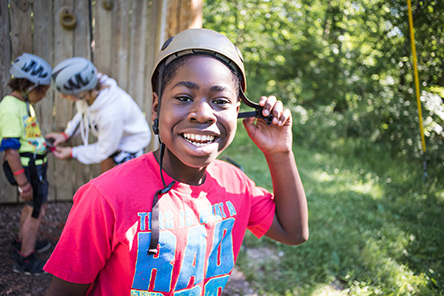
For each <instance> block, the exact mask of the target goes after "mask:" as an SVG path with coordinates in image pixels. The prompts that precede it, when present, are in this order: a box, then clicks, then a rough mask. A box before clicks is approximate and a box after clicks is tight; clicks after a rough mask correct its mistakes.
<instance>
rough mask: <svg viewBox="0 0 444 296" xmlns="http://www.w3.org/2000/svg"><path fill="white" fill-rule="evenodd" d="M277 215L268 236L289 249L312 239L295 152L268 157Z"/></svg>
mask: <svg viewBox="0 0 444 296" xmlns="http://www.w3.org/2000/svg"><path fill="white" fill-rule="evenodd" d="M265 158H266V159H267V163H268V166H269V168H270V173H271V178H272V180H273V191H274V201H275V205H276V213H275V216H274V219H273V223H272V224H271V227H270V229H269V230H268V232H267V233H266V236H268V237H270V238H272V239H274V240H277V241H280V242H282V243H285V244H289V245H298V244H301V243H303V242H305V241H306V240H307V239H308V209H307V201H306V198H305V192H304V187H303V185H302V182H301V179H300V177H299V172H298V169H297V166H296V162H295V160H294V155H293V152H291V151H290V152H288V153H282V154H279V155H277V154H266V155H265Z"/></svg>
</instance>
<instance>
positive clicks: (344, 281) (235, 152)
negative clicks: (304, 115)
mask: <svg viewBox="0 0 444 296" xmlns="http://www.w3.org/2000/svg"><path fill="white" fill-rule="evenodd" d="M297 142H298V139H295V143H296V144H295V147H294V152H295V155H296V160H297V164H298V167H299V170H300V173H301V176H302V180H303V183H304V186H305V190H306V194H307V198H308V206H309V212H310V239H309V241H308V242H306V243H305V244H303V245H300V246H296V247H290V246H285V245H281V244H279V243H275V242H273V241H271V240H268V239H261V240H257V239H256V238H254V237H253V236H252V235H251V234H248V235H247V237H246V241H245V243H244V248H243V250H242V253H241V255H240V258H239V260H238V267H239V268H240V270H242V271H243V272H244V274H245V275H246V277H247V279H248V280H249V282H250V283H251V284H252V286H253V287H254V288H255V289H256V291H258V293H259V295H444V287H443V285H444V276H443V274H444V211H443V210H444V206H443V200H444V191H443V189H442V185H439V184H435V185H434V184H431V183H432V182H427V179H426V182H425V183H424V182H423V180H422V178H421V174H422V172H421V171H419V172H415V170H417V169H418V168H417V167H418V165H416V164H412V163H410V164H409V163H408V162H402V161H400V160H394V159H391V158H390V157H388V156H386V155H379V156H378V155H369V154H367V155H356V154H354V153H349V152H348V151H343V153H333V152H328V151H313V150H312V149H306V148H300V146H299V145H297ZM353 155H355V156H353ZM227 156H228V157H230V158H231V159H233V160H234V161H236V162H237V163H238V164H239V165H241V166H242V167H243V169H244V170H245V172H246V173H247V174H248V175H249V176H250V177H251V178H253V179H254V180H255V181H256V183H257V184H259V185H260V186H263V187H266V188H268V189H271V188H272V185H271V181H270V178H269V173H268V169H267V166H266V162H265V160H264V158H263V156H262V154H261V153H260V152H259V151H258V149H257V148H256V147H255V146H254V145H253V144H252V142H251V141H250V140H249V139H247V136H246V134H245V131H244V130H243V128H242V124H241V122H239V130H238V135H237V137H236V139H235V142H234V143H233V145H232V146H231V147H230V148H229V149H228V150H227V151H226V152H225V153H224V154H223V156H222V157H227ZM419 169H421V167H420V165H419ZM436 186H441V188H436ZM264 246H265V247H267V248H268V249H271V251H269V250H266V251H265V250H264V249H262V247H264ZM252 250H258V251H259V252H252ZM251 254H255V255H254V256H256V257H251V256H252V255H251ZM258 254H259V256H260V258H257V256H258ZM260 254H263V255H262V256H261V255H260ZM258 259H259V260H258Z"/></svg>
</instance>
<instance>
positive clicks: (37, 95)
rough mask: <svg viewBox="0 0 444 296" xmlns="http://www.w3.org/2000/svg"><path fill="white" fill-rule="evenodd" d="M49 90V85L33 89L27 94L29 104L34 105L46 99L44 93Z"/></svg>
mask: <svg viewBox="0 0 444 296" xmlns="http://www.w3.org/2000/svg"><path fill="white" fill-rule="evenodd" d="M48 89H49V85H41V86H39V87H37V88H34V89H33V90H31V91H30V92H29V95H28V98H29V102H30V103H31V104H35V103H38V102H40V101H41V100H42V99H43V98H44V97H46V93H47V91H48Z"/></svg>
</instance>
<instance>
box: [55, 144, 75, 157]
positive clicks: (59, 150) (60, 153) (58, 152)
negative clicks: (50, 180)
mask: <svg viewBox="0 0 444 296" xmlns="http://www.w3.org/2000/svg"><path fill="white" fill-rule="evenodd" d="M53 153H54V155H55V156H56V157H57V158H59V159H69V158H72V147H56V149H55V150H54V151H53Z"/></svg>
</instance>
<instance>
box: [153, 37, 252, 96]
mask: <svg viewBox="0 0 444 296" xmlns="http://www.w3.org/2000/svg"><path fill="white" fill-rule="evenodd" d="M190 54H209V55H213V56H215V57H216V58H219V59H221V60H223V61H224V62H225V63H227V64H228V65H229V66H230V67H231V68H232V69H234V70H235V71H236V72H237V73H239V71H240V72H241V74H242V76H241V88H242V91H244V92H245V90H246V88H247V81H246V76H245V69H244V59H243V57H242V53H241V52H240V50H239V49H238V48H237V47H236V46H235V45H234V44H233V43H232V42H231V41H230V40H229V39H228V38H227V37H225V36H224V35H222V34H221V33H218V32H215V31H212V30H209V29H188V30H185V31H182V32H180V33H178V34H177V35H175V36H173V37H171V38H169V39H168V40H167V41H165V43H164V44H163V46H162V48H161V49H160V52H159V54H158V55H157V58H156V61H155V63H154V69H153V72H152V74H151V85H152V87H153V89H156V88H155V87H157V85H156V86H155V85H154V83H155V82H154V76H155V75H158V73H157V72H159V68H161V67H160V65H161V64H162V65H164V66H165V65H167V64H169V63H171V61H173V60H174V59H176V58H178V57H181V56H184V55H190ZM239 76H240V75H239Z"/></svg>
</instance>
